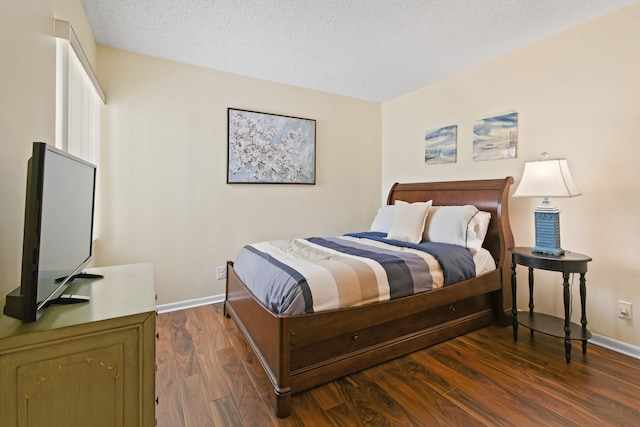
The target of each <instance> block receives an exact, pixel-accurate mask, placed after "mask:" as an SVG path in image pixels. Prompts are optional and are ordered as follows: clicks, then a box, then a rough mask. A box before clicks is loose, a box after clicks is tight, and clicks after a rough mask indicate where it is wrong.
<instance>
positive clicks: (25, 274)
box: [4, 142, 96, 323]
mask: <svg viewBox="0 0 640 427" xmlns="http://www.w3.org/2000/svg"><path fill="white" fill-rule="evenodd" d="M95 187H96V166H95V165H93V164H91V163H88V162H86V161H84V160H82V159H80V158H78V157H75V156H72V155H70V154H68V153H66V152H64V151H61V150H58V149H56V148H54V147H52V146H50V145H48V144H45V143H43V142H34V143H33V153H32V156H31V158H30V159H29V162H28V166H27V190H26V201H25V214H24V237H23V243H22V245H23V248H22V279H21V282H20V287H18V288H16V289H15V290H14V291H12V292H11V293H9V294H8V295H7V297H6V303H5V307H4V313H5V314H6V315H7V316H11V317H15V318H17V319H20V320H22V321H23V322H25V323H26V322H33V321H35V320H36V318H37V314H38V311H39V310H40V309H42V308H44V307H46V306H48V305H50V304H52V303H55V302H60V303H69V302H74V301H80V300H82V298H76V299H74V298H69V297H68V296H63V295H62V294H63V292H64V291H65V289H66V288H67V287H68V285H69V283H70V282H71V281H72V280H74V279H75V278H77V277H83V276H82V273H81V272H82V269H83V268H84V267H85V266H86V265H87V264H88V263H89V261H90V260H91V257H92V243H93V217H94V206H95Z"/></svg>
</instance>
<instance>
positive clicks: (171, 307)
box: [156, 294, 224, 313]
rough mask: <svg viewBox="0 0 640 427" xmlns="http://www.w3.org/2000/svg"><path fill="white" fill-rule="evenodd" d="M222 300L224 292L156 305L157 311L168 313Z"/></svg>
mask: <svg viewBox="0 0 640 427" xmlns="http://www.w3.org/2000/svg"><path fill="white" fill-rule="evenodd" d="M223 301H224V294H220V295H211V296H208V297H203V298H196V299H191V300H187V301H178V302H171V303H169V304H160V305H156V311H157V312H158V313H169V312H170V311H178V310H185V309H187V308H193V307H200V306H201V305H208V304H216V303H219V302H223Z"/></svg>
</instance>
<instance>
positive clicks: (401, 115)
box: [381, 3, 640, 346]
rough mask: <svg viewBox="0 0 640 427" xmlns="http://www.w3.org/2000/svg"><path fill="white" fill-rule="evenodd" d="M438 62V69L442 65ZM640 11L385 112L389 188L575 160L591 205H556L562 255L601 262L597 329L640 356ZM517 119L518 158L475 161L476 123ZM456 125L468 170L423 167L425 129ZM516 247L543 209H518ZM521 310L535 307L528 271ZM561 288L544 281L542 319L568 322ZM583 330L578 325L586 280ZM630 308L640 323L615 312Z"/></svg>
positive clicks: (593, 314) (580, 201)
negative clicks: (623, 304)
mask: <svg viewBox="0 0 640 427" xmlns="http://www.w3.org/2000/svg"><path fill="white" fill-rule="evenodd" d="M436 60H437V59H436ZM638 100H640V3H636V4H635V5H632V6H630V7H627V8H625V9H622V10H620V11H619V12H616V13H614V14H611V15H608V16H606V17H603V18H601V19H598V20H596V21H593V22H590V23H587V24H584V25H581V26H578V27H575V28H573V29H571V30H569V31H566V32H564V33H562V34H559V35H557V36H554V37H551V38H549V39H547V40H545V41H542V42H540V43H537V44H534V45H532V46H529V47H527V48H524V49H521V50H519V51H516V52H514V53H512V54H509V55H506V56H504V57H502V58H499V59H496V60H493V61H490V62H488V63H486V64H484V65H482V66H479V67H477V68H474V69H472V70H469V71H467V72H464V73H461V74H459V75H456V76H454V77H452V78H449V79H447V80H445V81H442V82H439V83H437V84H434V85H431V86H427V87H425V88H422V89H420V90H417V91H415V92H412V93H409V94H407V95H405V96H402V97H400V98H397V99H394V100H392V101H390V102H387V103H385V104H383V107H382V187H381V188H382V189H384V188H387V187H388V186H389V184H390V183H392V182H393V181H396V180H400V181H421V180H427V181H437V180H457V179H476V178H491V177H502V176H507V175H512V176H514V177H515V178H516V184H517V183H518V182H519V179H520V177H521V174H522V169H523V164H524V161H525V160H534V159H537V158H538V156H539V153H541V152H542V151H548V152H550V153H551V154H552V156H554V157H566V158H567V159H568V160H569V166H570V168H571V171H572V174H573V177H574V179H575V181H576V182H577V184H578V186H579V187H580V189H581V190H582V193H583V195H582V196H580V197H576V198H572V199H555V200H554V203H555V204H556V205H557V206H559V207H560V209H561V211H562V213H561V216H560V221H561V237H562V246H563V247H564V248H566V249H569V250H572V251H575V252H579V253H584V254H587V255H590V256H591V257H593V262H592V263H591V264H590V265H589V273H588V274H587V289H588V291H587V299H588V302H587V314H588V320H589V328H590V329H591V330H592V331H593V332H594V333H596V334H600V335H603V336H606V337H609V338H613V339H616V340H619V341H622V342H625V343H628V344H631V345H634V346H638V345H640V287H639V283H640V267H639V265H640V263H638V260H637V256H638V250H637V249H636V248H637V245H638V242H639V241H640V222H638V212H640V187H638V158H640V107H639V106H638V102H639V101H638ZM510 111H516V112H518V120H519V125H518V128H519V141H518V156H517V158H516V159H513V160H495V161H485V162H474V161H473V160H472V149H471V144H472V140H473V138H472V132H473V123H474V121H476V120H478V119H482V118H485V117H491V116H493V115H497V114H501V113H505V112H510ZM454 124H457V125H458V161H457V163H455V164H447V165H425V164H424V157H423V150H424V135H425V131H426V130H431V129H436V128H438V127H441V126H446V125H454ZM510 203H511V209H510V213H511V215H512V226H513V230H514V234H515V240H516V244H517V245H521V246H532V245H533V242H534V227H533V214H532V213H531V211H532V210H533V209H534V208H535V206H536V205H537V204H538V203H539V200H536V199H511V202H510ZM518 273H519V278H520V281H519V283H520V284H521V285H520V289H519V298H518V305H519V307H521V308H525V309H526V307H527V304H528V296H527V295H526V294H527V292H526V291H524V288H525V287H526V270H524V269H519V270H518ZM561 283H562V282H561V277H559V276H558V275H557V274H555V275H554V274H551V273H546V272H542V273H539V274H536V295H535V297H536V298H535V303H536V308H537V309H538V310H540V311H542V312H546V313H550V314H555V315H563V311H562V310H563V309H562V307H563V306H562V289H561ZM572 292H573V296H574V299H575V302H574V304H573V319H574V320H577V321H579V316H580V306H579V304H578V303H577V301H579V294H578V280H577V278H576V280H575V281H574V285H573V289H572ZM619 299H621V300H625V301H629V302H632V303H633V305H634V308H635V309H636V310H635V311H636V313H635V318H634V319H633V321H628V320H622V319H618V318H617V316H616V309H617V301H618V300H619Z"/></svg>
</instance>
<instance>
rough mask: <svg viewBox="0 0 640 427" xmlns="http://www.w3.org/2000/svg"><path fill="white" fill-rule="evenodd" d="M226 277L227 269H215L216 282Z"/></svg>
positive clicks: (223, 267)
mask: <svg viewBox="0 0 640 427" xmlns="http://www.w3.org/2000/svg"><path fill="white" fill-rule="evenodd" d="M226 277H227V267H225V266H222V267H216V278H217V279H218V280H222V279H225V278H226Z"/></svg>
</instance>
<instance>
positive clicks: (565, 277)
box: [562, 271, 571, 363]
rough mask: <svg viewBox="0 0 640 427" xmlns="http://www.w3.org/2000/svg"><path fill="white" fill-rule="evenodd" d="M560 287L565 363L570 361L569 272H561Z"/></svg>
mask: <svg viewBox="0 0 640 427" xmlns="http://www.w3.org/2000/svg"><path fill="white" fill-rule="evenodd" d="M562 287H563V289H564V292H563V296H564V349H565V355H566V358H567V363H571V317H570V314H571V288H570V287H569V273H567V272H564V271H563V272H562Z"/></svg>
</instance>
